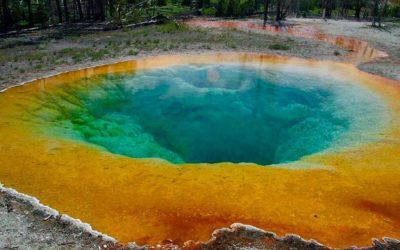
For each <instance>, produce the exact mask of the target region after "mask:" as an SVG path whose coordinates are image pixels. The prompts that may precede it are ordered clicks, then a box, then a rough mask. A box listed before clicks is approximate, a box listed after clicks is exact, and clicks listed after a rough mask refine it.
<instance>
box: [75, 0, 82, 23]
mask: <svg viewBox="0 0 400 250" xmlns="http://www.w3.org/2000/svg"><path fill="white" fill-rule="evenodd" d="M75 4H76V6H77V7H78V14H79V19H80V20H83V11H82V4H81V0H75Z"/></svg>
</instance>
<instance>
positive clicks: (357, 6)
mask: <svg viewBox="0 0 400 250" xmlns="http://www.w3.org/2000/svg"><path fill="white" fill-rule="evenodd" d="M360 15H361V0H356V14H355V16H356V18H357V19H358V20H360Z"/></svg>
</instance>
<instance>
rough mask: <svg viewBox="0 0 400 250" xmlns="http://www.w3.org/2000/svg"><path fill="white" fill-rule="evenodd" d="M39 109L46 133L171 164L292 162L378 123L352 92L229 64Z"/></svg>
mask: <svg viewBox="0 0 400 250" xmlns="http://www.w3.org/2000/svg"><path fill="white" fill-rule="evenodd" d="M38 100H39V101H40V102H41V103H42V107H41V108H40V109H39V110H37V111H35V119H37V121H38V122H41V123H43V124H47V125H48V127H49V128H50V129H46V133H47V134H52V135H57V136H60V137H63V138H69V139H73V140H79V141H84V142H87V143H90V144H95V145H98V146H101V147H102V148H103V149H105V150H107V151H109V152H112V153H116V154H121V155H125V156H129V157H135V158H162V159H165V160H167V161H170V162H172V163H217V162H235V163H238V162H253V163H257V164H261V165H267V164H277V163H285V162H290V161H295V160H298V159H299V158H301V157H302V156H305V155H309V154H313V153H317V152H321V151H324V150H327V149H332V148H333V149H335V148H340V147H345V146H349V145H351V144H352V143H354V142H355V141H361V140H364V139H365V140H368V139H369V138H370V135H371V134H373V131H375V130H374V128H378V127H379V125H380V124H382V121H383V120H384V117H383V114H384V107H383V105H381V103H382V102H381V100H379V98H378V97H377V96H375V95H374V94H373V93H372V92H370V91H369V90H367V89H365V88H363V87H361V86H360V85H358V84H352V83H348V82H344V81H342V80H338V79H332V77H325V76H324V75H323V74H314V73H312V71H308V72H301V73H299V72H291V71H279V70H272V69H268V68H260V67H252V66H242V65H235V64H226V65H184V66H174V67H169V68H163V69H156V70H146V71H141V72H137V73H131V74H110V75H104V76H98V77H94V78H90V79H84V80H80V81H79V82H78V83H75V84H71V85H65V86H60V87H59V90H58V91H55V92H52V93H47V94H46V95H43V94H41V95H40V97H39V96H38ZM371 131H372V132H371Z"/></svg>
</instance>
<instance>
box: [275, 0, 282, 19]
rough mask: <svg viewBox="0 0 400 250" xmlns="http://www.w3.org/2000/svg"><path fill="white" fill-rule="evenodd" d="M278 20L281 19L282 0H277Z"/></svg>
mask: <svg viewBox="0 0 400 250" xmlns="http://www.w3.org/2000/svg"><path fill="white" fill-rule="evenodd" d="M275 20H276V21H280V20H281V0H277V2H276V17H275Z"/></svg>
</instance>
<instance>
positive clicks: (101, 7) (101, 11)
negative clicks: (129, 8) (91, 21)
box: [96, 0, 106, 21]
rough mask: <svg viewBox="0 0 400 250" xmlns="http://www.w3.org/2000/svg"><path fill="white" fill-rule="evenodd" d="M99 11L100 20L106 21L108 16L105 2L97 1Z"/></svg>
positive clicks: (102, 0)
mask: <svg viewBox="0 0 400 250" xmlns="http://www.w3.org/2000/svg"><path fill="white" fill-rule="evenodd" d="M96 2H97V9H98V11H99V12H98V18H100V20H101V21H104V20H106V16H105V13H104V0H97V1H96Z"/></svg>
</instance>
